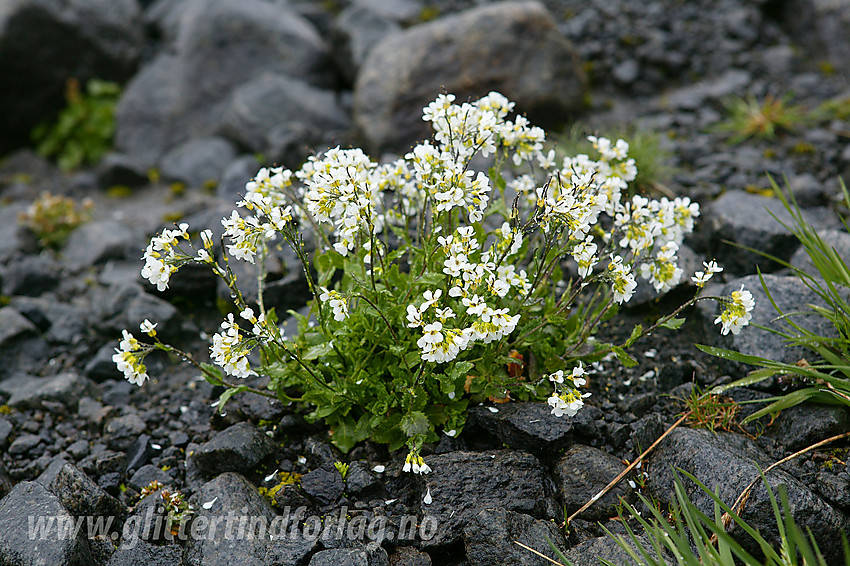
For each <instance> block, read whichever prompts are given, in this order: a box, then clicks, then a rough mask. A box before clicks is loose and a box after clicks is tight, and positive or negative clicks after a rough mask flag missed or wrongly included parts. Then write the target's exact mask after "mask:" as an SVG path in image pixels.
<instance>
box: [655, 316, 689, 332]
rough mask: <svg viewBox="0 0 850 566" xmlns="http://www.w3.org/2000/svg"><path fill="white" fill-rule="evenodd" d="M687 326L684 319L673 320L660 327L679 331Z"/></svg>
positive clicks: (663, 323)
mask: <svg viewBox="0 0 850 566" xmlns="http://www.w3.org/2000/svg"><path fill="white" fill-rule="evenodd" d="M683 324H685V319H684V318H671V319H670V320H668V321H665V322H662V323H661V324H659V325H658V326H659V327H660V328H669V329H670V330H678V329H680V328H681V327H682V325H683Z"/></svg>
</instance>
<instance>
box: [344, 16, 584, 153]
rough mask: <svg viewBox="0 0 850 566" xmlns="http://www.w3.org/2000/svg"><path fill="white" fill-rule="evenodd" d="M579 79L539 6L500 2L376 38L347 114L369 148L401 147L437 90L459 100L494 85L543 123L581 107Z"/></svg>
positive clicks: (422, 133)
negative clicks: (351, 117) (376, 41)
mask: <svg viewBox="0 0 850 566" xmlns="http://www.w3.org/2000/svg"><path fill="white" fill-rule="evenodd" d="M459 61H460V62H462V64H458V62H459ZM584 83H585V80H584V74H583V72H582V70H581V68H580V66H579V64H578V59H577V56H576V53H575V51H574V49H573V47H572V45H571V44H570V42H569V41H568V40H567V39H566V38H564V36H563V35H562V34H561V33H560V32H559V31H558V29H557V26H556V24H555V21H554V19H553V18H552V16H551V15H550V14H549V13H548V12H547V11H546V9H545V8H544V7H543V5H542V4H540V3H538V2H499V3H497V4H491V5H485V6H482V7H480V8H474V9H472V10H469V11H466V12H463V13H460V14H454V15H450V16H446V17H443V18H438V19H436V20H434V21H431V22H427V23H424V24H420V25H417V26H413V27H411V28H409V29H407V30H404V31H402V32H399V33H396V34H392V35H390V36H388V37H387V38H385V39H384V40H383V41H381V42H380V43H378V44H377V45H376V46H375V47H374V48H372V50H371V52H370V53H369V56H368V57H367V59H366V61H365V62H364V63H363V66H362V67H361V69H360V73H359V75H358V76H357V83H356V85H355V89H354V119H355V123H356V125H357V127H358V129H359V131H360V132H361V133H362V134H363V137H364V138H365V139H366V142H367V144H368V146H369V147H370V149H371V150H373V151H374V150H376V149H378V148H387V149H393V148H395V149H398V148H403V149H407V148H408V147H409V145H410V144H411V143H413V142H416V141H417V140H419V139H422V138H424V137H427V135H428V134H429V129H428V123H427V122H424V121H423V120H422V108H423V107H425V106H427V105H428V103H430V102H431V101H433V100H434V99H435V98H436V96H437V95H438V94H440V93H441V92H443V91H444V90H446V91H448V92H450V93H452V94H455V95H457V99H458V101H463V100H466V99H467V97H473V98H478V97H480V96H484V95H486V94H487V93H488V92H490V91H492V90H496V91H499V92H501V93H502V94H504V95H505V96H507V97H508V98H509V99H510V100H512V101H514V102H516V105H517V108H516V109H517V111H519V112H521V113H525V114H528V117H529V119H530V120H531V122H532V123H534V124H537V125H540V126H543V127H548V126H552V125H555V124H557V123H558V122H564V121H565V120H566V119H567V116H568V115H569V114H570V113H571V112H574V111H576V110H577V109H578V108H579V107H580V106H581V104H582V96H583V92H584Z"/></svg>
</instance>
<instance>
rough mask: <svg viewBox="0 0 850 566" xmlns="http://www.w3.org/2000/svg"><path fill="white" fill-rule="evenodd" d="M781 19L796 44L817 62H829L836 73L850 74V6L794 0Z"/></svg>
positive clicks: (784, 8) (783, 7)
mask: <svg viewBox="0 0 850 566" xmlns="http://www.w3.org/2000/svg"><path fill="white" fill-rule="evenodd" d="M780 10H781V11H780V16H781V17H782V19H783V21H784V23H785V24H786V25H787V26H788V27H789V28H790V29H791V33H792V36H793V37H794V40H795V42H799V44H800V45H801V46H802V47H804V49H805V50H806V53H809V54H810V55H811V56H812V57H814V58H818V57H820V58H826V59H827V60H828V61H829V62H830V63H831V64H833V65H835V67H836V69H838V70H840V71H842V72H844V73H848V72H850V64H848V59H850V41H848V39H847V34H846V33H845V32H846V30H847V26H848V25H850V6H848V5H847V3H846V2H841V1H830V0H791V1H790V2H784V3H782V4H781V5H780Z"/></svg>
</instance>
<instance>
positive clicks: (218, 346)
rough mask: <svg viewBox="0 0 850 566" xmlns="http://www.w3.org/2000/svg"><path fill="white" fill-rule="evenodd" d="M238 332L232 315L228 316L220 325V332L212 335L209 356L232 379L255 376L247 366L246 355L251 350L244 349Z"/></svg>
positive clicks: (237, 326)
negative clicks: (232, 377)
mask: <svg viewBox="0 0 850 566" xmlns="http://www.w3.org/2000/svg"><path fill="white" fill-rule="evenodd" d="M239 330H240V329H239V325H238V324H237V323H236V321H235V320H234V319H233V314H228V315H227V319H226V320H225V321H224V322H222V323H221V332H216V333H215V334H213V337H212V346H211V347H210V356H211V357H212V359H213V361H214V362H215V363H216V364H217V365H219V366H221V367H222V369H224V371H226V372H227V373H228V374H229V375H232V376H234V377H249V376H251V375H256V373H255V372H254V371H253V370H252V369H251V368H250V366H249V364H248V354H250V353H251V350H250V348H247V347H246V344H245V341H244V339H243V337H242V334H241V333H240V331H239Z"/></svg>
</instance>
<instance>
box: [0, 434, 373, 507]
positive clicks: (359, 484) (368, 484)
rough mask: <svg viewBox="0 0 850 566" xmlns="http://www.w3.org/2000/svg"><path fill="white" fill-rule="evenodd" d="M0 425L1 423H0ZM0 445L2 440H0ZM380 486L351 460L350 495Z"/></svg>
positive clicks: (364, 465)
mask: <svg viewBox="0 0 850 566" xmlns="http://www.w3.org/2000/svg"><path fill="white" fill-rule="evenodd" d="M0 426H2V423H0ZM0 445H2V442H0ZM380 488H381V481H380V479H379V478H378V476H376V475H375V474H374V473H373V472H372V470H371V469H370V468H369V464H367V463H366V462H360V461H357V462H351V463H350V464H349V465H348V474H346V476H345V491H346V492H347V493H350V494H351V495H355V496H361V497H364V496H365V495H368V494H371V493H374V492H376V491H378V490H379V489H380Z"/></svg>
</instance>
